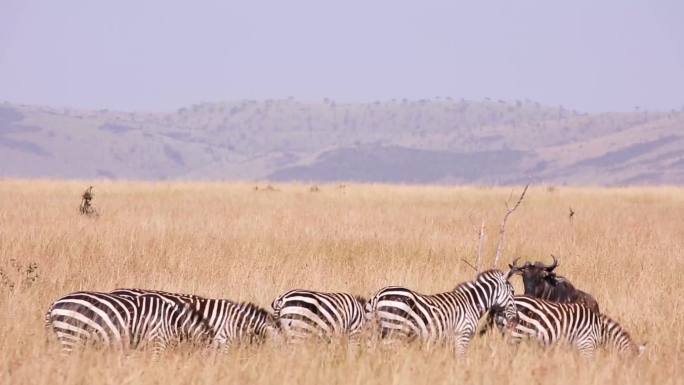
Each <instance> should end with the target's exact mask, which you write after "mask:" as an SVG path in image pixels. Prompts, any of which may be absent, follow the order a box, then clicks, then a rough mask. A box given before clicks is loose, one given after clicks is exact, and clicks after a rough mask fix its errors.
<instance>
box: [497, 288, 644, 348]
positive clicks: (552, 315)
mask: <svg viewBox="0 0 684 385" xmlns="http://www.w3.org/2000/svg"><path fill="white" fill-rule="evenodd" d="M515 305H516V308H517V310H518V323H517V324H515V325H506V326H504V325H502V322H501V315H500V313H499V311H498V309H497V310H495V311H494V312H493V313H494V318H495V319H496V323H497V326H499V328H500V329H502V330H503V331H505V332H506V333H507V334H509V335H510V336H511V338H512V341H513V342H515V343H517V342H519V341H520V340H522V339H525V338H532V339H536V340H538V341H539V342H540V343H542V344H543V345H546V346H549V345H553V344H556V343H558V342H559V341H561V340H563V341H566V342H568V343H570V344H571V345H572V346H574V347H575V348H576V349H578V350H579V352H580V354H582V355H583V356H587V357H591V356H593V355H594V352H595V351H596V350H597V349H598V348H599V347H601V346H605V347H610V348H612V349H615V350H617V351H618V352H631V353H634V354H639V353H641V352H642V351H643V350H644V349H645V345H637V344H635V343H634V342H633V341H632V339H631V337H630V336H629V333H627V331H625V329H623V328H622V326H620V324H619V323H617V322H616V321H614V320H612V319H611V318H610V317H608V316H606V315H604V314H601V313H599V312H595V311H593V310H592V309H591V308H589V307H587V306H586V305H583V304H579V303H558V302H551V301H547V300H543V299H540V298H534V297H529V296H524V295H520V296H516V297H515Z"/></svg>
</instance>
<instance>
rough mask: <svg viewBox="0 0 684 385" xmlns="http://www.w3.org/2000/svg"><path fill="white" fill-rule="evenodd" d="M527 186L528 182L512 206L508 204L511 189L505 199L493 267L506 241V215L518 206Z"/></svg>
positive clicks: (495, 265)
mask: <svg viewBox="0 0 684 385" xmlns="http://www.w3.org/2000/svg"><path fill="white" fill-rule="evenodd" d="M528 187H530V184H529V183H528V184H526V185H525V188H524V189H523V192H522V194H520V198H518V201H517V202H515V205H514V206H513V207H511V206H510V201H511V197H512V196H513V191H511V194H510V195H509V196H508V199H506V214H505V215H504V217H503V221H501V227H500V228H499V241H498V242H497V244H496V254H495V255H494V268H497V266H499V259H500V258H501V253H502V252H503V248H504V244H505V243H506V222H507V221H508V216H509V215H511V214H512V213H513V212H514V211H515V209H517V208H518V206H520V203H521V202H522V200H523V198H525V193H526V192H527V188H528Z"/></svg>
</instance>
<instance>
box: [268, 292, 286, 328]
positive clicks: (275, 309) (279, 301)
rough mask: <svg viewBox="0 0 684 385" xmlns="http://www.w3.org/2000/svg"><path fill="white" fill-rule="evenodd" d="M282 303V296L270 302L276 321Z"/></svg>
mask: <svg viewBox="0 0 684 385" xmlns="http://www.w3.org/2000/svg"><path fill="white" fill-rule="evenodd" d="M284 303H285V301H283V296H282V295H281V296H279V297H278V298H276V299H274V300H273V302H271V308H273V318H275V320H276V321H277V320H278V319H279V318H280V310H282V308H283V304H284ZM276 324H279V322H276Z"/></svg>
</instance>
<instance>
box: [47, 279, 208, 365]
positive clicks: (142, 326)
mask: <svg viewBox="0 0 684 385" xmlns="http://www.w3.org/2000/svg"><path fill="white" fill-rule="evenodd" d="M45 326H46V327H47V328H48V329H52V331H54V333H55V334H56V336H57V340H58V341H59V342H60V345H61V348H62V354H64V355H68V354H70V353H71V352H72V351H73V349H74V348H75V347H77V346H84V345H86V344H89V343H90V344H93V345H101V346H110V347H112V346H113V347H118V348H120V349H122V350H126V349H135V348H139V347H149V346H150V345H151V346H152V350H153V354H154V357H155V358H156V357H158V356H159V355H160V354H161V352H163V351H164V350H166V348H167V347H168V346H169V345H171V344H174V343H176V342H180V341H183V340H186V341H190V342H194V343H197V344H206V343H207V342H208V341H210V340H211V339H212V338H213V337H214V336H213V333H212V331H211V329H210V328H209V327H208V325H207V324H206V323H205V322H204V321H203V320H202V317H201V316H200V315H199V314H198V313H197V312H195V311H194V310H193V309H191V308H190V307H189V306H185V305H179V304H178V303H177V302H174V301H170V300H168V299H166V298H164V297H162V296H159V295H157V294H147V295H141V296H138V297H136V298H127V297H123V296H118V295H113V294H110V293H101V292H94V291H80V292H74V293H71V294H67V295H66V296H64V297H62V298H60V299H58V300H56V301H55V302H53V303H52V305H51V306H50V308H49V309H48V311H47V313H46V314H45Z"/></svg>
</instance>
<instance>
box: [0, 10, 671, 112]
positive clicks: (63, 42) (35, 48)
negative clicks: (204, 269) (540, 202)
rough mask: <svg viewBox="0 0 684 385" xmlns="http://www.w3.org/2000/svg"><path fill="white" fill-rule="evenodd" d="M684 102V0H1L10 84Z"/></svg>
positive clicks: (209, 97) (5, 96)
mask: <svg viewBox="0 0 684 385" xmlns="http://www.w3.org/2000/svg"><path fill="white" fill-rule="evenodd" d="M288 96H294V97H295V98H298V99H303V100H319V99H322V98H323V97H330V98H332V99H335V100H339V101H373V100H376V99H381V100H382V99H391V98H404V97H406V98H411V99H419V98H430V97H435V96H452V97H458V98H460V97H465V98H469V99H481V98H484V97H491V98H494V99H498V98H502V99H524V98H529V99H532V100H536V101H540V102H542V103H545V104H550V105H558V104H563V105H565V106H567V107H570V108H577V109H580V110H586V111H598V110H631V109H632V108H633V107H634V106H637V105H638V106H642V107H647V108H651V109H670V108H680V107H682V105H684V1H678V0H672V1H646V0H643V1H635V0H634V1H630V0H610V1H595V0H573V1H550V0H540V1H529V0H524V1H511V0H501V1H468V2H459V1H415V2H407V1H368V0H366V1H350V0H345V1H339V2H330V1H320V0H319V1H269V2H267V1H252V0H250V1H243V2H229V1H169V0H160V1H151V0H116V1H107V2H105V1H96V0H82V1H70V0H62V1H34V0H0V100H8V101H11V102H20V103H31V104H50V105H57V106H73V107H87V108H114V109H126V110H172V109H175V108H178V107H180V106H183V105H188V104H192V103H197V102H201V101H222V100H235V99H245V98H250V99H266V98H284V97H288Z"/></svg>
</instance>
